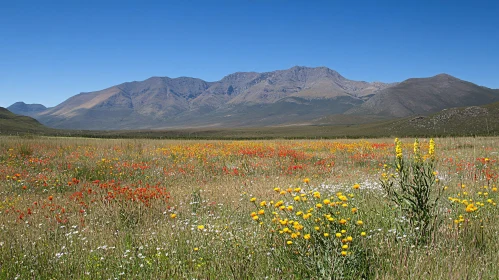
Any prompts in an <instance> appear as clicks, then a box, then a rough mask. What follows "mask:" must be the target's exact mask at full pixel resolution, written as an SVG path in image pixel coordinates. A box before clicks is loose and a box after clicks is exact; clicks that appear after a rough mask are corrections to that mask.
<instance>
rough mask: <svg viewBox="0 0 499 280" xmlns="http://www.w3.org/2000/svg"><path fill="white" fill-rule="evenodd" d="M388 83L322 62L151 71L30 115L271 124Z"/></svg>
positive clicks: (122, 123) (70, 124)
mask: <svg viewBox="0 0 499 280" xmlns="http://www.w3.org/2000/svg"><path fill="white" fill-rule="evenodd" d="M389 86H390V84H384V83H379V82H377V83H368V82H362V81H351V80H348V79H346V78H344V77H343V76H341V75H340V74H339V73H337V72H336V71H333V70H331V69H328V68H326V67H317V68H308V67H293V68H291V69H288V70H280V71H273V72H266V73H255V72H238V73H234V74H231V75H228V76H226V77H224V78H223V79H222V80H220V81H217V82H206V81H203V80H200V79H196V78H187V77H180V78H175V79H172V78H168V77H152V78H149V79H147V80H145V81H141V82H129V83H123V84H120V85H117V86H113V87H110V88H107V89H104V90H101V91H96V92H89V93H81V94H78V95H76V96H73V97H71V98H69V99H68V100H66V101H64V102H63V103H61V104H59V105H57V106H55V107H53V108H50V109H47V110H44V111H42V112H40V113H38V114H36V118H37V119H38V120H40V121H41V122H42V123H44V124H46V125H48V126H51V127H56V128H70V129H142V128H172V127H196V126H253V125H276V124H282V123H287V122H293V121H301V120H307V119H314V118H317V117H320V116H323V115H327V114H334V113H343V112H345V111H347V110H348V109H350V108H352V107H354V106H356V105H359V104H361V103H363V102H364V100H366V99H367V98H369V97H370V96H372V95H374V94H375V93H376V92H378V91H379V90H382V89H385V88H387V87H389Z"/></svg>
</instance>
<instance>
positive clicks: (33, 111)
mask: <svg viewBox="0 0 499 280" xmlns="http://www.w3.org/2000/svg"><path fill="white" fill-rule="evenodd" d="M7 110H9V111H11V112H12V113H14V114H18V115H23V116H30V117H33V116H36V115H38V114H39V113H41V112H43V111H45V110H47V107H45V106H43V105H42V104H26V103H24V102H16V103H14V104H12V105H10V106H9V107H7Z"/></svg>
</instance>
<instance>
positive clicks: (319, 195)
mask: <svg viewBox="0 0 499 280" xmlns="http://www.w3.org/2000/svg"><path fill="white" fill-rule="evenodd" d="M313 195H314V197H315V198H321V193H320V192H314V194H313Z"/></svg>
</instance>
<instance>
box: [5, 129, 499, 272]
mask: <svg viewBox="0 0 499 280" xmlns="http://www.w3.org/2000/svg"><path fill="white" fill-rule="evenodd" d="M419 140H420V144H421V147H420V149H421V151H420V153H421V159H420V160H421V162H424V163H426V162H428V161H430V159H432V158H433V157H432V155H431V153H429V146H430V145H429V139H419ZM401 142H402V146H401V148H402V154H399V155H400V157H397V154H396V147H395V144H394V141H393V139H370V140H360V139H359V140H265V141H215V140H213V141H207V140H206V141H191V140H185V141H180V140H106V139H84V138H48V137H32V139H27V138H19V137H0V194H1V195H0V278H1V279H70V278H73V279H499V253H498V252H499V242H497V238H498V231H499V224H497V220H498V218H499V217H498V214H499V210H498V209H497V206H496V202H498V201H499V197H498V196H499V194H498V192H497V185H498V175H499V163H498V159H499V145H498V142H499V139H498V138H493V137H486V138H441V139H435V145H436V148H435V153H434V158H435V161H434V168H433V170H431V172H430V173H428V174H427V177H425V178H424V179H425V180H426V181H425V182H426V183H427V184H429V185H431V186H432V188H431V189H430V192H429V194H428V197H430V198H431V199H435V198H437V197H439V196H438V191H439V190H442V191H443V194H442V196H441V199H440V200H438V201H437V202H436V203H435V204H434V206H433V208H431V209H432V211H429V212H428V213H430V214H431V215H430V216H429V217H430V218H431V219H430V220H431V222H432V224H434V225H435V227H434V229H433V230H432V231H430V234H429V235H427V236H425V238H424V239H421V238H419V237H418V236H420V235H419V232H418V230H420V227H419V226H414V224H412V222H411V221H413V219H412V218H411V216H407V215H405V214H404V213H406V212H404V211H403V206H402V207H400V206H397V204H394V202H393V199H391V198H393V196H390V195H387V193H386V189H385V188H383V187H382V184H381V182H388V181H390V180H395V181H396V180H397V179H400V178H399V176H400V175H398V173H397V168H398V167H397V165H398V163H397V162H398V160H405V161H406V162H411V161H413V160H414V161H415V160H416V158H417V157H415V156H414V155H415V154H414V153H415V152H414V148H413V142H414V139H401ZM416 154H417V153H416ZM432 166H433V165H432ZM428 178H430V179H431V180H429V179H428ZM395 186H396V185H395ZM406 202H407V201H405V202H404V203H406ZM407 203H409V202H407ZM416 210H417V209H416ZM416 225H418V224H417V223H416Z"/></svg>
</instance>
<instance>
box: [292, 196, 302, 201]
mask: <svg viewBox="0 0 499 280" xmlns="http://www.w3.org/2000/svg"><path fill="white" fill-rule="evenodd" d="M293 199H294V200H295V201H300V200H301V197H300V196H298V195H297V196H295V197H293Z"/></svg>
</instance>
